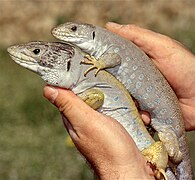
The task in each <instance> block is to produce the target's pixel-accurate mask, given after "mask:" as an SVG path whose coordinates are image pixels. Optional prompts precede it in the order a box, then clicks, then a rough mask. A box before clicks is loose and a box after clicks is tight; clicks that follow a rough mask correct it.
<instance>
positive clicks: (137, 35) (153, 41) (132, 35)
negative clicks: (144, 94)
mask: <svg viewBox="0 0 195 180" xmlns="http://www.w3.org/2000/svg"><path fill="white" fill-rule="evenodd" d="M106 28H107V29H108V30H110V31H112V32H114V33H117V34H119V35H120V36H123V37H124V38H126V39H128V40H130V41H132V42H133V43H135V44H136V45H137V46H138V47H140V48H141V49H142V50H143V51H144V52H145V53H146V54H147V55H148V56H149V57H150V58H151V59H152V60H153V62H154V63H155V64H156V66H157V67H158V69H159V70H160V71H161V72H162V74H163V75H164V76H165V78H166V79H167V81H168V82H169V84H170V85H171V87H172V88H173V90H174V91H175V93H176V95H177V97H178V99H179V103H180V107H181V110H182V114H183V118H184V122H185V128H186V130H188V131H190V130H194V129H195V55H194V54H193V53H191V52H190V51H189V50H188V49H187V48H186V47H184V46H183V45H182V44H181V43H179V42H178V41H176V40H174V39H171V38H169V37H167V36H165V35H162V34H159V33H155V32H153V31H150V30H147V29H143V28H140V27H138V26H135V25H120V24H116V23H110V22H109V23H107V24H106ZM142 117H143V120H145V121H146V123H147V124H148V123H149V118H148V117H147V116H145V113H144V114H143V116H142Z"/></svg>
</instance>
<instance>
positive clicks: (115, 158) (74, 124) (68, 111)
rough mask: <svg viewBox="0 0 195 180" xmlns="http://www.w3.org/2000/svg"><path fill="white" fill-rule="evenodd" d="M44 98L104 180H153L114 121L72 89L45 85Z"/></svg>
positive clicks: (148, 170)
mask: <svg viewBox="0 0 195 180" xmlns="http://www.w3.org/2000/svg"><path fill="white" fill-rule="evenodd" d="M44 96H45V97H46V98H47V99H48V100H49V101H50V102H52V103H53V104H54V105H55V106H56V107H57V108H58V109H59V111H60V112H61V114H62V115H63V116H65V117H66V119H65V118H63V122H64V125H65V127H66V129H67V131H68V133H69V134H70V136H71V138H72V140H73V142H74V144H75V146H76V147H77V149H78V150H79V151H80V153H81V154H82V155H83V156H84V157H85V158H86V160H87V161H88V162H89V163H90V165H91V167H92V168H93V169H94V171H95V172H96V174H97V176H98V177H99V178H100V179H101V180H108V179H109V180H110V179H112V180H115V179H117V180H119V179H123V180H125V179H128V180H129V179H154V173H153V172H152V170H151V168H150V166H149V164H148V163H147V161H146V159H145V158H144V157H143V156H142V155H141V153H140V151H139V150H138V149H137V147H136V145H135V143H134V141H133V140H132V138H131V137H130V135H129V134H128V133H127V131H126V130H125V129H124V128H123V127H122V126H121V125H120V124H119V123H118V122H117V121H116V120H114V119H112V118H110V117H108V116H105V115H103V114H100V113H99V112H97V111H95V110H93V109H92V108H90V107H89V106H88V105H86V104H85V103H84V102H83V101H82V100H81V99H80V98H79V97H77V96H76V95H75V94H73V92H71V91H70V90H65V89H60V88H57V87H50V86H46V87H45V88H44Z"/></svg>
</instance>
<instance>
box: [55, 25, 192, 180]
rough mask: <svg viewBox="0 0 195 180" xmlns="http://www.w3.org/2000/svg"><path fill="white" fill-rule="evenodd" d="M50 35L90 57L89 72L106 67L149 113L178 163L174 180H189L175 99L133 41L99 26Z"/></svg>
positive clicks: (62, 28)
mask: <svg viewBox="0 0 195 180" xmlns="http://www.w3.org/2000/svg"><path fill="white" fill-rule="evenodd" d="M52 34H53V35H54V36H55V37H56V38H58V39H60V40H63V41H65V42H68V43H72V44H74V45H75V46H78V47H79V48H81V49H82V50H83V51H85V52H86V53H88V54H90V55H91V56H93V57H94V58H93V57H91V59H90V57H89V61H84V62H85V63H88V64H93V65H94V66H92V67H91V68H89V69H90V70H91V69H93V68H98V70H97V72H98V71H99V70H100V69H105V68H109V69H107V70H108V71H109V72H110V73H111V74H113V75H114V76H115V77H116V78H117V79H118V80H119V81H120V82H121V83H122V84H123V85H124V86H125V87H126V88H127V89H128V91H129V92H130V93H131V94H132V96H133V97H134V98H135V99H136V100H138V102H139V105H140V106H141V109H142V110H146V111H148V112H149V113H150V115H151V125H152V126H153V128H154V129H155V130H156V131H157V132H158V133H159V137H160V140H161V141H162V142H164V144H165V146H166V148H167V151H168V154H169V156H170V157H171V159H172V161H173V162H174V163H175V164H178V165H177V167H176V174H177V178H178V179H180V180H190V179H192V167H191V163H190V157H189V150H188V144H187V141H186V135H185V128H184V122H183V118H182V114H181V111H180V107H179V103H178V99H177V97H176V95H175V93H174V92H173V90H172V89H171V87H170V85H169V84H168V82H167V81H166V80H165V78H164V77H163V75H162V74H161V73H160V71H159V70H158V69H157V68H156V66H155V65H154V63H153V62H152V61H151V59H150V58H149V57H148V56H147V55H146V54H145V53H144V52H143V51H142V50H140V49H139V48H138V47H137V46H136V45H135V44H133V43H132V42H130V41H128V40H126V39H124V38H122V37H120V36H118V35H116V34H114V33H112V32H110V31H107V30H106V29H104V28H101V27H98V26H93V25H90V24H84V23H80V24H79V23H71V22H69V23H65V24H62V25H59V26H58V27H56V28H54V29H53V30H52ZM86 72H88V70H87V71H86ZM86 72H85V74H86ZM97 72H96V74H97Z"/></svg>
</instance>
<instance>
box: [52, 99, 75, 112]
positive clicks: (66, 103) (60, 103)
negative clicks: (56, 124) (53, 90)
mask: <svg viewBox="0 0 195 180" xmlns="http://www.w3.org/2000/svg"><path fill="white" fill-rule="evenodd" d="M56 105H57V107H58V109H59V111H60V112H61V113H63V114H64V115H66V114H67V113H68V112H70V111H71V110H72V108H73V104H72V102H71V101H70V100H68V99H65V100H64V98H59V99H58V100H57V101H56Z"/></svg>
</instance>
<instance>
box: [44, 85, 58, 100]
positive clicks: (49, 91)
mask: <svg viewBox="0 0 195 180" xmlns="http://www.w3.org/2000/svg"><path fill="white" fill-rule="evenodd" d="M44 91H45V94H44V95H45V97H46V98H47V99H48V100H49V101H50V102H51V103H54V102H55V100H56V98H57V96H58V90H57V89H56V88H55V87H52V86H46V87H45V88H44Z"/></svg>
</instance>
